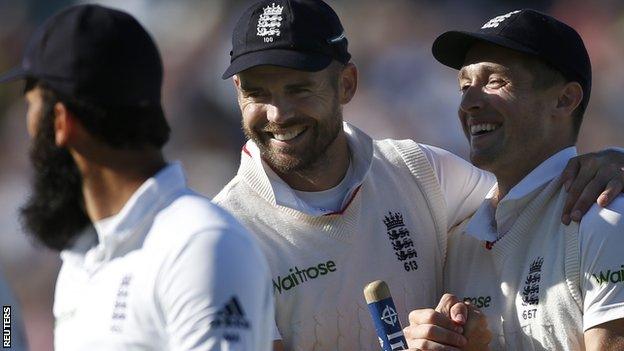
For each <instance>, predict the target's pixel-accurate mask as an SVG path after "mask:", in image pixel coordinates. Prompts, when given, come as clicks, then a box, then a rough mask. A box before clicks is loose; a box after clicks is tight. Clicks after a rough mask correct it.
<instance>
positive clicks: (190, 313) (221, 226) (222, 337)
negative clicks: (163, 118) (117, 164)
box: [54, 164, 274, 351]
mask: <svg viewBox="0 0 624 351" xmlns="http://www.w3.org/2000/svg"><path fill="white" fill-rule="evenodd" d="M94 227H95V228H90V229H89V230H87V231H86V232H85V233H83V235H82V236H81V237H80V238H79V240H78V241H77V242H76V243H75V245H74V246H73V247H72V248H71V249H69V250H65V251H63V252H62V253H61V258H62V259H63V266H62V268H61V271H60V273H59V277H58V280H57V285H56V292H55V301H54V317H55V348H56V349H57V350H63V351H65V350H68V351H71V350H254V351H255V350H271V348H272V344H271V335H270V334H271V324H272V323H273V318H274V317H273V315H274V311H273V309H274V307H273V299H272V286H271V278H270V273H269V268H268V265H267V261H266V259H265V258H264V256H263V255H262V253H261V251H260V249H259V247H258V245H257V243H256V241H255V239H254V238H252V237H251V236H250V235H249V234H248V232H247V231H246V230H245V229H244V228H243V227H242V226H241V225H240V224H239V223H238V222H237V221H236V220H235V219H234V218H233V217H232V216H230V215H229V214H228V213H227V212H226V211H224V210H223V209H221V208H219V207H217V206H216V205H214V204H212V203H211V202H210V201H209V200H208V199H206V198H204V197H203V196H200V195H198V194H196V193H194V192H192V191H191V190H190V189H188V188H187V186H186V181H185V177H184V173H183V170H182V167H181V166H180V165H178V164H172V165H169V166H167V167H166V168H164V169H163V170H161V171H160V172H159V173H158V174H156V175H155V176H154V177H152V178H150V179H148V180H147V181H146V182H145V183H144V184H143V185H142V186H141V187H140V188H139V189H138V190H137V191H136V192H135V193H134V194H133V196H132V197H131V198H130V200H129V201H128V202H127V203H126V205H125V206H124V207H123V209H122V210H121V212H120V213H119V214H117V215H115V216H114V217H112V218H108V219H105V220H103V221H99V222H98V223H95V226H94Z"/></svg>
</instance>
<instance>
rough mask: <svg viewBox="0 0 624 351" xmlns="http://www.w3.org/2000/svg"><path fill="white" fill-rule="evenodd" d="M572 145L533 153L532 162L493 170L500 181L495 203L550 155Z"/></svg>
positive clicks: (498, 181)
mask: <svg viewBox="0 0 624 351" xmlns="http://www.w3.org/2000/svg"><path fill="white" fill-rule="evenodd" d="M570 146H574V144H572V145H565V146H561V147H559V148H556V149H554V150H553V151H551V152H547V153H543V154H541V155H533V156H531V157H530V160H531V161H532V162H531V163H526V164H522V163H521V162H518V163H516V166H515V167H501V169H500V170H492V173H494V175H495V176H496V181H497V183H498V186H497V187H498V194H497V196H496V201H494V202H493V203H495V204H496V205H498V203H499V202H500V200H502V199H503V198H504V197H505V196H506V195H507V194H508V193H509V192H510V191H511V189H513V188H514V187H515V186H516V185H518V183H520V182H521V181H522V180H523V179H524V178H526V177H527V176H528V175H529V174H530V173H531V172H532V171H533V170H534V169H536V168H537V167H538V166H539V165H541V164H542V163H544V162H545V161H546V160H548V159H549V158H550V157H552V156H554V155H555V154H557V153H559V152H560V151H562V150H564V149H566V148H568V147H570Z"/></svg>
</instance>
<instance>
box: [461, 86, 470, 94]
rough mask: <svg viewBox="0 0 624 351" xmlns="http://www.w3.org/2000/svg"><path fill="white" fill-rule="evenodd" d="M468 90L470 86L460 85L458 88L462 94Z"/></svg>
mask: <svg viewBox="0 0 624 351" xmlns="http://www.w3.org/2000/svg"><path fill="white" fill-rule="evenodd" d="M468 88H470V84H462V85H460V86H459V91H460V92H461V93H462V94H463V93H465V92H466V90H468Z"/></svg>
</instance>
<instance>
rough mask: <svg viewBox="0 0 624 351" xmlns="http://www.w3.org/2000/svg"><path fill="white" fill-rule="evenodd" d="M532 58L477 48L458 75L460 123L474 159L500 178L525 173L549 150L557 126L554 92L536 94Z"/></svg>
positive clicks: (510, 51) (498, 48) (499, 49)
mask: <svg viewBox="0 0 624 351" xmlns="http://www.w3.org/2000/svg"><path fill="white" fill-rule="evenodd" d="M531 62H533V61H532V59H530V58H529V57H527V56H526V55H523V54H521V53H517V52H515V51H512V50H508V49H505V48H502V47H498V46H495V45H488V44H475V45H474V46H473V47H472V48H471V49H470V51H469V52H468V53H467V55H466V59H465V61H464V66H463V67H462V69H461V70H460V72H459V87H460V90H461V93H462V99H461V103H460V106H459V118H460V121H461V124H462V127H463V129H464V133H465V134H466V136H467V138H468V140H469V142H470V159H471V161H472V163H473V164H474V165H475V166H477V167H479V168H482V169H485V170H488V171H491V172H493V173H495V174H497V173H498V174H500V173H501V172H505V171H507V170H510V169H518V170H525V169H526V168H527V167H530V165H531V164H532V163H534V162H535V160H536V159H541V158H543V156H542V154H544V153H545V152H548V151H546V150H550V148H547V147H545V146H547V145H548V142H549V138H550V135H552V133H553V132H555V131H556V128H557V125H556V124H555V121H554V119H553V118H551V115H550V109H551V108H552V106H553V104H556V101H557V95H556V89H554V88H548V89H536V88H535V87H534V76H533V73H532V71H531V69H530V67H531V64H530V63H531Z"/></svg>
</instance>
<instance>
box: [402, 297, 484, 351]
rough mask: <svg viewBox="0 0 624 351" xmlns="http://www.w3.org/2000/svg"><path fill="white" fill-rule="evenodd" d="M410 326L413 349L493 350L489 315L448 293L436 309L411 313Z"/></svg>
mask: <svg viewBox="0 0 624 351" xmlns="http://www.w3.org/2000/svg"><path fill="white" fill-rule="evenodd" d="M409 323H410V325H409V326H408V327H406V328H405V329H404V330H403V333H404V334H405V339H406V340H407V345H408V347H409V349H410V350H423V351H424V350H443V351H459V350H480V351H487V350H489V348H488V343H489V342H490V340H491V333H490V331H489V330H488V329H487V320H486V318H485V316H484V315H483V314H481V313H480V312H479V311H478V310H477V309H476V308H475V307H474V306H472V305H470V304H466V303H464V302H462V301H460V300H459V299H458V298H457V297H455V296H454V295H451V294H444V296H442V299H440V302H439V303H438V306H437V307H436V308H435V310H433V309H420V310H414V311H412V312H410V314H409ZM462 333H463V334H462Z"/></svg>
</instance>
